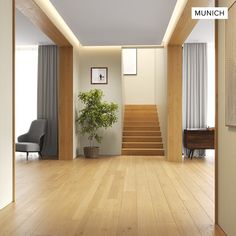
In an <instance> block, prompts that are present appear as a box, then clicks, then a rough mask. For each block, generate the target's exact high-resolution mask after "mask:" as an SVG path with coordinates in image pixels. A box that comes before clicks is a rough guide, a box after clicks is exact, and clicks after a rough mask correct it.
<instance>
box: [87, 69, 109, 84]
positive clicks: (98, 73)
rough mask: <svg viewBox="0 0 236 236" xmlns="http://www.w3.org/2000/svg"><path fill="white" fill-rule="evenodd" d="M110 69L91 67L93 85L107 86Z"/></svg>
mask: <svg viewBox="0 0 236 236" xmlns="http://www.w3.org/2000/svg"><path fill="white" fill-rule="evenodd" d="M107 83H108V68H107V67H91V84H107Z"/></svg>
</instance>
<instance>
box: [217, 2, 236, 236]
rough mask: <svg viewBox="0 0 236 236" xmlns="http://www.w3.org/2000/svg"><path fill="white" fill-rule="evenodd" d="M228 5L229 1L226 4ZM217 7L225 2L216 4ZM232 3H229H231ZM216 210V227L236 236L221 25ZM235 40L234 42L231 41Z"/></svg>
mask: <svg viewBox="0 0 236 236" xmlns="http://www.w3.org/2000/svg"><path fill="white" fill-rule="evenodd" d="M230 1H231V0H230ZM219 2H220V4H221V6H224V7H228V6H229V5H227V4H223V3H227V2H229V1H226V0H224V1H222V0H220V1H219ZM231 2H232V1H231ZM218 30H219V31H218V37H219V38H218V40H219V46H218V76H219V77H218V127H219V136H218V145H219V146H218V147H219V153H218V158H219V162H218V196H219V202H218V209H219V225H220V226H221V227H222V228H223V230H224V231H225V232H226V233H227V235H228V236H235V235H236V224H235V219H236V188H235V182H236V148H235V146H236V145H235V144H236V128H228V127H226V126H225V22H224V21H223V20H220V21H219V28H218ZM235 40H236V39H235Z"/></svg>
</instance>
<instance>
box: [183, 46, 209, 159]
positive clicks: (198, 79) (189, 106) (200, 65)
mask: <svg viewBox="0 0 236 236" xmlns="http://www.w3.org/2000/svg"><path fill="white" fill-rule="evenodd" d="M206 127H207V44H206V43H186V44H184V48H183V130H184V129H186V128H206ZM184 154H185V155H187V150H186V149H184ZM195 154H196V153H195ZM198 155H200V156H203V155H205V151H204V150H198Z"/></svg>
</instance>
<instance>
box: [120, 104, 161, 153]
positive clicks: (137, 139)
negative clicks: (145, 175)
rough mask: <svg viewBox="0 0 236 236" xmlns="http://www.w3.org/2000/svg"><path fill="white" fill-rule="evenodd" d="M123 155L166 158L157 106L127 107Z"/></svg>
mask: <svg viewBox="0 0 236 236" xmlns="http://www.w3.org/2000/svg"><path fill="white" fill-rule="evenodd" d="M122 155H134V156H138V155H142V156H164V149H163V143H162V138H161V131H160V126H159V121H158V113H157V109H156V106H155V105H126V106H125V113H124V129H123V142H122Z"/></svg>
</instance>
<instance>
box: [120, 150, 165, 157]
mask: <svg viewBox="0 0 236 236" xmlns="http://www.w3.org/2000/svg"><path fill="white" fill-rule="evenodd" d="M122 155H144V156H164V150H163V149H157V148H149V149H142V148H123V149H122Z"/></svg>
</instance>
